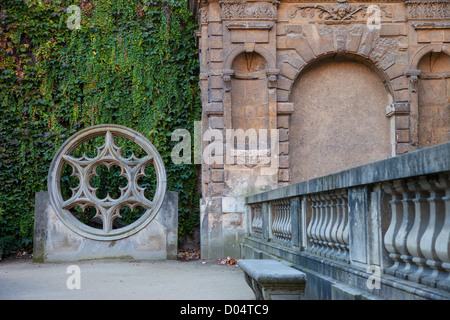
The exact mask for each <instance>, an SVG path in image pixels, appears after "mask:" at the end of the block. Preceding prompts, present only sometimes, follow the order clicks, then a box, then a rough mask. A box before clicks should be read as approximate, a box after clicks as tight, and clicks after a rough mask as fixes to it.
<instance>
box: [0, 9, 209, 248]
mask: <svg viewBox="0 0 450 320" xmlns="http://www.w3.org/2000/svg"><path fill="white" fill-rule="evenodd" d="M71 5H76V6H77V7H78V8H79V13H80V18H81V19H80V20H79V27H77V28H70V27H69V24H68V21H72V22H73V19H72V18H73V17H72V15H73V14H74V11H72V12H70V11H69V10H67V9H68V7H69V6H71ZM71 19H72V20H71ZM0 27H1V29H0V31H1V32H0V106H1V109H0V159H1V162H0V181H1V184H0V251H1V250H2V248H3V251H4V253H6V252H8V251H9V250H12V249H17V248H30V247H31V245H32V237H33V223H34V222H33V216H34V196H35V193H36V192H39V191H45V190H46V179H47V173H48V168H49V165H50V162H51V160H52V158H53V155H54V154H55V152H56V151H57V149H58V148H59V146H60V145H61V144H62V143H63V142H64V141H65V139H67V138H68V137H69V136H70V135H71V134H73V133H74V132H76V131H77V130H80V129H82V128H85V127H88V126H91V125H95V124H105V123H114V124H120V125H124V126H128V127H130V128H133V129H134V130H137V131H139V132H140V133H142V134H143V135H145V136H146V137H147V138H149V140H150V141H151V142H152V143H153V144H154V145H155V147H156V148H157V149H158V151H159V152H160V154H161V156H162V158H163V161H164V163H165V166H166V171H167V176H168V190H172V191H176V192H178V194H179V236H180V239H183V238H184V237H185V236H186V235H189V234H191V233H192V232H193V228H194V227H195V226H197V225H198V223H199V218H198V217H199V214H198V210H199V209H198V203H199V201H198V199H199V194H198V190H197V168H196V167H195V166H194V165H187V164H181V165H175V164H173V163H172V161H171V158H170V152H171V150H172V148H173V147H174V145H175V143H176V142H171V139H170V138H171V133H172V132H173V131H174V130H175V129H177V128H183V129H187V130H189V132H193V131H194V130H193V127H194V121H196V120H199V119H200V114H201V105H200V97H199V89H198V85H197V83H198V54H197V50H196V45H195V39H194V32H195V30H196V28H197V23H196V21H195V19H194V17H193V15H192V13H191V12H190V11H189V10H188V9H187V4H186V1H183V0H167V1H165V0H152V1H146V0H78V1H58V0H56V1H55V0H29V1H27V0H25V1H23V0H20V1H19V0H15V1H14V0H2V1H1V2H0Z"/></svg>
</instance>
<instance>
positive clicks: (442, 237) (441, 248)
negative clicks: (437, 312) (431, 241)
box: [436, 175, 450, 291]
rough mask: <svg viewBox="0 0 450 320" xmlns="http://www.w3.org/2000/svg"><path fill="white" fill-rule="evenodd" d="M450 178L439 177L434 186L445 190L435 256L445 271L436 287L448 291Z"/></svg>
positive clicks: (449, 277) (449, 280) (449, 272)
mask: <svg viewBox="0 0 450 320" xmlns="http://www.w3.org/2000/svg"><path fill="white" fill-rule="evenodd" d="M449 177H450V176H447V175H441V176H440V177H439V180H438V181H437V182H436V185H437V186H438V187H439V188H441V189H443V190H445V196H444V197H442V200H443V201H444V212H442V214H444V215H445V218H444V223H443V225H442V229H441V232H440V233H439V235H438V236H437V238H436V255H437V256H438V258H439V260H440V261H441V262H442V268H443V269H444V270H445V271H444V272H441V274H440V275H439V277H438V283H437V287H438V288H441V289H444V290H448V291H450V180H449Z"/></svg>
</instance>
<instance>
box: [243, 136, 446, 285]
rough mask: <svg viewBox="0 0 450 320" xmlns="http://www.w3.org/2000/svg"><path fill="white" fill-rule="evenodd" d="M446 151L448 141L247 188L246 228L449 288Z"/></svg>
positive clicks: (303, 249) (290, 245)
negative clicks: (252, 191) (256, 190)
mask: <svg viewBox="0 0 450 320" xmlns="http://www.w3.org/2000/svg"><path fill="white" fill-rule="evenodd" d="M449 154H450V143H447V144H445V145H440V146H436V147H430V148H427V149H423V150H419V151H417V152H414V153H410V154H406V155H404V156H399V157H395V158H392V159H387V160H383V161H379V162H375V163H372V164H368V165H365V166H361V167H358V168H354V169H350V170H346V171H343V172H340V173H336V174H333V175H329V176H326V177H322V178H317V179H312V180H309V181H305V182H300V183H298V184H295V185H288V186H285V187H282V188H279V189H275V190H271V191H267V192H264V193H261V194H256V195H253V196H249V197H247V205H249V206H250V207H251V210H249V211H248V212H251V216H250V218H249V235H250V236H255V237H258V238H259V239H260V240H258V241H263V242H264V241H265V242H266V243H267V244H269V243H272V244H273V245H271V249H270V250H272V252H273V250H275V249H273V248H275V247H276V248H279V249H276V250H279V251H280V250H281V251H282V250H285V251H286V250H289V251H288V252H289V254H292V252H298V253H299V254H301V255H302V257H306V256H316V257H317V256H318V257H321V259H323V258H324V259H328V260H329V261H333V262H338V263H343V264H344V265H346V266H348V267H354V268H359V270H361V269H362V270H364V271H365V270H366V269H367V268H368V267H369V266H374V265H375V266H377V267H379V268H380V269H381V270H382V272H383V273H384V274H386V275H389V276H394V277H395V278H400V279H402V280H408V281H411V282H414V283H419V284H423V285H426V286H428V287H431V288H437V289H439V290H445V291H447V292H450V162H449V161H448V157H449ZM277 246H278V247H277ZM259 248H262V246H261V245H259ZM283 248H284V249H283ZM315 261H316V260H315Z"/></svg>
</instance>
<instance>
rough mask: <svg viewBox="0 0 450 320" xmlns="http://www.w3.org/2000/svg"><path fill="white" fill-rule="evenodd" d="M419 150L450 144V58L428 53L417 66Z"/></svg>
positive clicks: (444, 54)
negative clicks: (449, 142)
mask: <svg viewBox="0 0 450 320" xmlns="http://www.w3.org/2000/svg"><path fill="white" fill-rule="evenodd" d="M417 69H418V70H419V72H420V73H419V74H420V75H419V79H418V85H417V93H418V105H419V106H418V127H419V128H418V136H419V148H424V147H429V146H433V145H437V144H441V143H445V142H448V141H450V56H449V55H448V54H447V53H445V52H428V53H426V54H425V55H424V56H423V57H422V58H421V59H420V61H419V62H418V64H417Z"/></svg>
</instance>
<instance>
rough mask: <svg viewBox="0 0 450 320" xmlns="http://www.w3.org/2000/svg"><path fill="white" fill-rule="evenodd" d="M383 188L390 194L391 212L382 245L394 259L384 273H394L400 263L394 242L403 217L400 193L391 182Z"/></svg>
mask: <svg viewBox="0 0 450 320" xmlns="http://www.w3.org/2000/svg"><path fill="white" fill-rule="evenodd" d="M383 189H384V191H385V192H386V193H387V194H390V195H391V200H390V201H389V203H390V204H391V213H392V216H391V221H390V224H389V228H388V229H387V231H386V234H385V235H384V246H385V247H386V250H387V251H388V252H389V258H391V259H392V260H393V261H394V264H393V265H392V266H390V267H389V268H387V269H386V273H388V274H392V275H394V273H395V271H396V270H398V269H399V267H400V266H401V264H402V260H401V259H400V252H399V251H398V249H397V246H396V242H395V238H396V236H397V233H398V230H399V229H400V225H401V222H402V218H403V205H402V202H401V201H402V195H401V194H400V193H398V192H397V190H396V189H395V188H394V187H393V184H392V183H389V184H385V185H383Z"/></svg>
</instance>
